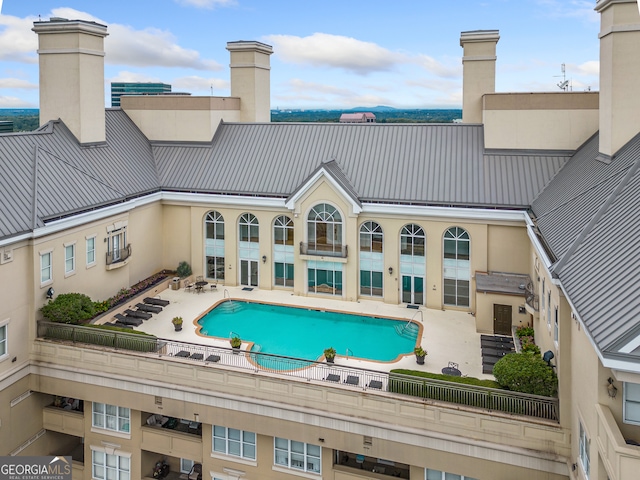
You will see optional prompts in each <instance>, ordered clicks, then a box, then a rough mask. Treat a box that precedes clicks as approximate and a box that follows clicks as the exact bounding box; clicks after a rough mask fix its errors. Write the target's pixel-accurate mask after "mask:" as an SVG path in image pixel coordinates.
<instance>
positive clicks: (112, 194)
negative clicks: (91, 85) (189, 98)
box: [0, 110, 159, 238]
mask: <svg viewBox="0 0 640 480" xmlns="http://www.w3.org/2000/svg"><path fill="white" fill-rule="evenodd" d="M0 162H1V163H2V167H3V175H1V176H0V177H1V178H0V205H2V211H1V215H0V238H4V237H11V236H14V235H18V234H20V233H25V232H29V231H31V230H33V229H34V228H37V227H41V226H43V225H44V221H45V220H46V219H49V218H56V217H61V216H66V215H71V214H73V213H76V212H79V211H83V210H88V209H92V208H96V207H99V206H102V205H105V204H110V203H114V202H119V201H122V200H124V199H126V198H129V197H133V196H138V195H140V194H143V193H145V192H149V191H155V190H158V188H159V187H158V177H157V174H156V168H155V164H154V161H153V157H152V152H151V147H150V145H149V142H148V141H147V139H146V138H145V137H144V135H142V133H141V132H140V130H138V128H137V127H136V126H135V124H134V123H133V122H132V121H131V120H130V119H129V118H128V117H127V116H126V114H125V113H124V112H122V111H120V110H107V111H106V143H105V144H103V145H95V146H90V147H84V146H81V145H80V144H79V143H78V141H77V140H76V138H75V137H74V136H73V134H72V133H71V132H70V131H69V130H68V129H67V128H66V126H65V125H64V123H62V122H61V121H53V122H49V124H47V126H46V127H44V128H40V129H38V130H37V131H35V132H31V133H28V134H24V133H23V134H9V135H2V136H0Z"/></svg>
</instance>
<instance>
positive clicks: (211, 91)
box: [211, 83, 213, 97]
mask: <svg viewBox="0 0 640 480" xmlns="http://www.w3.org/2000/svg"><path fill="white" fill-rule="evenodd" d="M211 96H212V97H213V83H212V84H211Z"/></svg>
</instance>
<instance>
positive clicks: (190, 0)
mask: <svg viewBox="0 0 640 480" xmlns="http://www.w3.org/2000/svg"><path fill="white" fill-rule="evenodd" d="M175 1H176V3H178V4H180V5H186V6H190V7H196V8H208V9H212V8H215V7H230V6H232V5H235V4H236V2H235V0H175Z"/></svg>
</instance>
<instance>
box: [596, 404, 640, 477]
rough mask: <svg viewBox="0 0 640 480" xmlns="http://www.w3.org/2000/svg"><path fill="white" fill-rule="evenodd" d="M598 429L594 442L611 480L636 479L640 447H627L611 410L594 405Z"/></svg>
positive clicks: (639, 462) (639, 469)
mask: <svg viewBox="0 0 640 480" xmlns="http://www.w3.org/2000/svg"><path fill="white" fill-rule="evenodd" d="M596 414H597V416H598V427H597V431H596V438H595V441H596V443H597V445H598V450H599V452H600V456H601V457H602V462H603V464H604V466H605V469H606V470H607V475H608V477H609V478H610V479H611V480H624V479H626V478H636V477H637V475H638V472H639V471H640V447H636V446H634V445H627V443H626V441H625V439H624V437H623V436H622V433H621V432H620V429H619V428H618V424H617V423H616V420H615V418H614V417H613V413H611V410H610V409H609V408H608V407H606V406H604V405H600V404H596Z"/></svg>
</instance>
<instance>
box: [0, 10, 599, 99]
mask: <svg viewBox="0 0 640 480" xmlns="http://www.w3.org/2000/svg"><path fill="white" fill-rule="evenodd" d="M595 4H596V0H478V1H476V0H446V1H436V0H322V1H314V0H153V1H150V0H128V1H124V0H108V1H107V0H0V108H38V59H37V54H36V50H37V48H38V45H37V44H38V41H37V35H36V34H35V33H33V32H32V31H31V28H32V27H33V22H34V21H38V19H41V20H43V21H44V20H48V19H49V18H50V17H62V18H67V19H82V20H90V21H95V22H98V23H101V24H104V25H106V26H107V27H108V33H109V36H108V37H107V38H106V39H105V52H106V55H105V103H106V106H110V99H108V98H107V97H109V94H110V82H123V81H124V82H128V81H136V82H164V83H169V84H171V85H172V89H173V91H178V92H190V93H191V94H192V95H206V96H208V95H214V96H228V95H229V52H228V51H227V50H226V48H225V47H226V43H227V42H229V41H237V40H255V41H259V42H262V43H267V44H269V45H271V46H273V51H274V53H273V55H272V56H271V108H273V109H276V108H279V109H300V108H302V109H314V108H330V109H333V108H335V109H348V108H354V107H374V106H378V105H385V106H391V107H396V108H461V107H462V53H463V52H462V48H461V47H460V33H461V32H463V31H470V30H499V32H500V41H499V42H498V45H497V62H496V91H497V92H511V91H517V92H523V91H524V92H526V91H531V92H540V91H559V87H558V86H557V84H558V83H560V82H561V81H562V80H563V78H562V67H561V66H562V64H564V65H565V75H566V80H568V81H569V85H570V88H571V89H572V90H573V91H585V90H589V89H591V90H598V54H599V43H598V30H599V15H598V14H597V13H596V12H595V11H594V7H595Z"/></svg>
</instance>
